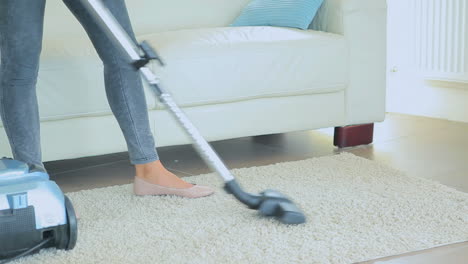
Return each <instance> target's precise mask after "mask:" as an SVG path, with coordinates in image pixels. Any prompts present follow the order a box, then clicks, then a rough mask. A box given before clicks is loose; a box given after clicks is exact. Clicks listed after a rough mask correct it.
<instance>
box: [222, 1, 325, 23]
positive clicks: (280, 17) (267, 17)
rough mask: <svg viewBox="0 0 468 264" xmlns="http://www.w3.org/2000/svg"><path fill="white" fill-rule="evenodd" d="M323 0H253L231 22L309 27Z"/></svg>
mask: <svg viewBox="0 0 468 264" xmlns="http://www.w3.org/2000/svg"><path fill="white" fill-rule="evenodd" d="M322 2H323V0H252V2H250V3H249V4H248V5H247V6H246V7H245V8H244V10H242V13H241V14H240V16H239V17H237V19H236V20H235V21H234V23H232V24H231V26H234V27H241V26H276V27H292V28H300V29H307V28H308V27H309V24H310V23H311V22H312V19H314V16H315V14H316V13H317V10H318V9H319V8H320V6H321V5H322Z"/></svg>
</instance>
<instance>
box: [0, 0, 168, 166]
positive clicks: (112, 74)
mask: <svg viewBox="0 0 468 264" xmlns="http://www.w3.org/2000/svg"><path fill="white" fill-rule="evenodd" d="M54 1H55V0H54ZM64 3H65V4H66V5H67V6H68V8H69V9H70V10H71V11H72V12H73V14H74V15H75V17H76V18H77V19H78V20H79V22H80V23H81V24H82V26H83V27H84V29H85V30H86V32H87V34H88V36H89V38H90V39H91V41H92V43H93V45H94V47H95V49H96V51H97V52H98V54H99V57H100V58H101V60H102V61H103V63H104V79H105V88H106V94H107V99H108V101H109V104H110V107H111V109H112V112H113V114H114V115H115V117H116V119H117V121H118V123H119V125H120V128H121V129H122V132H123V134H124V137H125V140H126V142H127V147H128V151H129V156H130V162H131V163H132V164H143V163H148V162H151V161H154V160H157V159H159V158H158V155H157V152H156V148H155V143H154V139H153V135H152V133H151V130H150V126H149V119H148V112H147V105H146V100H145V95H144V90H143V86H142V83H141V79H140V75H139V73H138V72H137V71H135V70H134V69H133V68H132V67H131V66H129V65H128V63H126V62H125V61H124V59H123V56H122V52H121V51H120V50H119V49H117V48H116V47H113V46H112V45H111V43H110V41H109V40H108V38H107V37H106V36H105V34H103V33H101V31H99V29H98V27H97V24H96V23H95V22H94V21H93V19H91V17H90V16H89V15H88V14H87V13H86V12H85V11H84V8H83V7H82V5H81V4H80V2H79V1H76V0H64ZM104 3H105V4H106V6H107V7H108V8H109V9H110V11H111V12H112V13H113V14H114V16H115V17H116V19H117V20H118V21H119V22H120V23H121V25H122V26H123V28H124V29H125V30H126V31H127V33H129V35H130V36H131V37H132V38H135V37H134V33H133V30H132V27H131V24H130V19H129V17H128V13H127V9H126V6H125V2H124V0H104ZM44 9H45V0H0V52H1V53H0V56H1V64H0V113H1V117H2V121H3V126H4V127H5V130H6V133H7V136H8V139H9V143H10V146H11V149H12V152H13V156H14V158H15V159H17V160H21V161H23V162H27V163H30V164H36V165H39V166H42V167H43V164H42V157H41V144H40V132H39V112H38V103H37V97H36V81H37V76H38V69H39V56H40V53H41V48H42V32H43V18H44ZM70 15H71V14H70ZM63 89H67V87H63ZM70 100H73V98H70ZM83 129H86V127H83Z"/></svg>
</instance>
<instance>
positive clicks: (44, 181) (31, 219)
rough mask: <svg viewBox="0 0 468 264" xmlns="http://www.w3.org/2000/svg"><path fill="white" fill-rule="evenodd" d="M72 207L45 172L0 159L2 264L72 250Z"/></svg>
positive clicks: (74, 229) (0, 255)
mask: <svg viewBox="0 0 468 264" xmlns="http://www.w3.org/2000/svg"><path fill="white" fill-rule="evenodd" d="M77 232H78V230H77V223H76V216H75V211H74V209H73V205H72V203H71V202H70V200H69V199H68V197H66V196H65V195H64V194H63V193H62V191H61V190H60V188H59V187H58V186H57V184H56V183H55V182H53V181H50V180H49V175H48V174H47V173H46V172H45V171H44V170H43V169H42V168H39V167H37V166H34V165H29V164H26V163H24V162H21V161H18V160H13V159H8V158H2V159H0V264H3V263H6V262H9V261H12V260H14V259H17V258H20V257H23V256H25V255H28V254H31V253H35V252H38V251H39V250H40V249H43V248H49V247H55V248H58V249H67V250H68V249H73V248H74V247H75V244H76V239H77V234H78V233H77Z"/></svg>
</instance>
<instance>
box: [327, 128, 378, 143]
mask: <svg viewBox="0 0 468 264" xmlns="http://www.w3.org/2000/svg"><path fill="white" fill-rule="evenodd" d="M373 135H374V123H371V124H364V125H354V126H344V127H335V136H334V139H333V144H334V145H335V146H337V147H339V148H346V147H354V146H358V145H366V144H370V143H372V139H373Z"/></svg>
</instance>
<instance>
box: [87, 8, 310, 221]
mask: <svg viewBox="0 0 468 264" xmlns="http://www.w3.org/2000/svg"><path fill="white" fill-rule="evenodd" d="M80 1H81V2H82V3H83V5H84V6H85V8H86V10H87V11H88V12H89V13H90V14H91V16H92V17H93V18H94V19H95V20H96V21H97V22H98V24H99V27H100V28H101V29H102V31H103V32H104V33H105V34H107V36H108V37H109V38H110V40H111V41H112V42H113V43H114V45H116V46H117V47H119V48H121V49H122V51H123V52H124V54H126V56H127V58H128V61H129V63H130V64H132V65H133V66H134V67H135V70H137V71H139V72H140V74H141V75H142V76H143V79H145V80H146V82H147V83H148V84H149V86H150V87H151V90H152V91H153V92H154V93H155V95H156V97H157V98H158V99H159V101H160V102H162V103H163V104H164V105H165V106H166V108H167V109H168V110H169V111H170V113H171V114H172V116H173V117H174V118H175V120H176V121H177V122H178V123H179V124H180V125H181V126H182V127H183V128H184V131H185V132H186V133H187V135H188V136H189V137H190V138H191V139H192V141H193V145H194V147H195V148H196V150H197V152H198V153H199V154H200V156H201V157H202V158H203V159H204V161H205V162H206V163H207V165H208V166H209V167H211V169H212V170H214V171H215V172H217V174H218V175H219V176H221V178H222V179H223V180H224V182H225V186H224V188H225V190H226V191H227V192H228V193H230V194H232V195H234V197H235V198H237V199H238V200H239V201H240V202H242V203H244V204H245V205H247V206H248V207H249V208H251V209H254V210H258V211H259V212H260V214H261V215H264V216H273V217H276V218H277V219H278V220H280V221H281V222H282V223H285V224H301V223H304V222H305V221H306V217H305V215H304V214H303V213H302V212H301V210H300V209H299V208H298V207H297V206H296V205H295V204H294V203H293V202H292V201H291V199H289V198H288V197H286V196H285V195H283V194H281V193H280V192H278V191H274V190H266V191H264V192H262V193H260V194H251V193H247V192H245V191H244V190H243V189H242V188H241V186H240V185H239V183H237V181H236V179H235V178H234V176H233V175H232V174H231V173H230V171H229V169H228V168H227V167H226V165H225V164H224V163H223V162H222V161H221V159H220V158H219V156H218V155H217V154H216V153H215V151H214V150H213V149H212V148H211V146H210V145H209V144H208V142H207V141H206V140H205V139H204V138H203V137H202V136H201V134H200V132H199V131H198V129H197V128H196V127H195V126H194V125H193V124H192V122H190V120H189V119H188V118H187V116H186V115H185V113H184V112H183V111H182V110H181V109H180V108H179V107H178V106H177V104H176V103H175V102H174V100H173V98H172V96H171V95H170V94H169V93H168V92H167V91H166V90H164V89H163V88H162V87H161V84H160V81H159V79H158V78H157V77H156V76H155V74H154V73H153V72H152V71H151V70H150V69H149V68H148V67H147V66H146V65H147V64H148V63H149V62H150V61H152V60H154V61H157V62H159V64H160V65H161V66H164V62H163V61H162V60H161V58H160V57H159V56H158V54H157V53H156V52H155V50H154V49H153V48H152V47H151V46H150V45H149V44H148V43H147V42H145V41H143V42H142V43H141V44H138V43H135V42H134V41H133V40H132V39H131V38H130V37H129V36H128V34H127V33H126V32H125V30H124V29H123V28H122V27H121V25H120V24H119V23H118V21H117V20H116V19H115V17H114V16H113V15H112V14H111V12H110V11H109V10H108V9H107V8H106V7H105V5H104V4H103V3H102V1H101V0H80Z"/></svg>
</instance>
